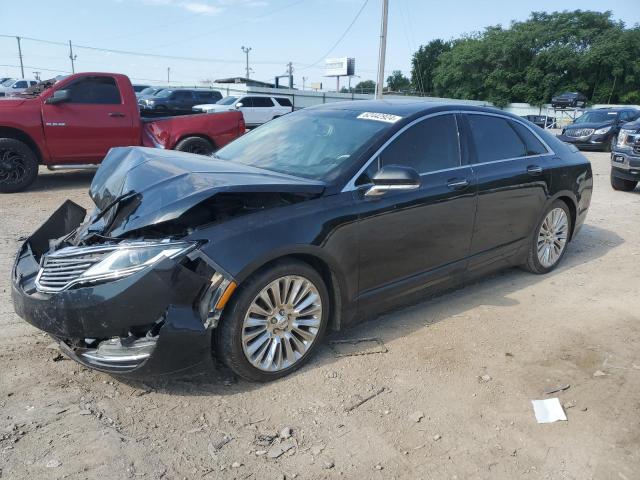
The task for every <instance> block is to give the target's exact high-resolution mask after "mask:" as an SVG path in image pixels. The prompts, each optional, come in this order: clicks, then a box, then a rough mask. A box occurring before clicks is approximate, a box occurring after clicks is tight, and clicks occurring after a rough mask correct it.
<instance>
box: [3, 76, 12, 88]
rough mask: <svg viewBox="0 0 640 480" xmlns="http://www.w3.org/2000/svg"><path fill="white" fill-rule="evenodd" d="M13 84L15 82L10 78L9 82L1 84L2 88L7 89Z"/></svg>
mask: <svg viewBox="0 0 640 480" xmlns="http://www.w3.org/2000/svg"><path fill="white" fill-rule="evenodd" d="M13 82H15V80H14V79H13V78H10V79H9V80H5V81H4V82H2V86H3V87H8V86H9V85H11V84H12V83H13Z"/></svg>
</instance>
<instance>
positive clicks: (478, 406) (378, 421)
mask: <svg viewBox="0 0 640 480" xmlns="http://www.w3.org/2000/svg"><path fill="white" fill-rule="evenodd" d="M588 157H589V158H590V160H591V161H592V164H593V169H594V177H595V188H594V190H595V191H594V195H593V201H592V205H591V210H590V212H589V216H588V219H587V222H586V224H585V226H584V228H583V229H582V231H581V233H580V235H579V236H578V238H577V239H576V240H575V241H574V242H572V243H571V244H570V246H569V250H568V254H567V256H566V257H565V260H564V263H563V264H562V265H561V267H560V268H558V269H557V270H556V271H555V272H553V273H552V274H550V275H547V276H534V275H531V274H528V273H525V272H524V271H521V270H518V269H513V270H509V271H505V272H503V273H500V274H498V275H496V276H493V277H491V278H487V279H484V280H482V281H480V282H478V283H476V284H474V285H471V286H468V287H466V288H464V289H461V290H457V291H455V292H452V293H449V294H447V295H444V296H441V297H438V298H436V299H433V300H430V301H428V302H425V303H422V304H419V305H414V306H411V307H408V308H406V309H404V310H400V311H396V312H394V313H392V314H387V315H384V316H382V317H380V318H378V319H373V320H371V321H369V322H367V323H364V324H361V325H359V326H358V327H356V328H354V329H352V330H350V331H347V332H343V333H341V334H340V335H338V336H337V337H335V338H342V339H345V338H358V337H378V338H380V339H381V340H382V341H383V342H384V346H385V347H386V349H387V351H386V353H371V354H368V355H357V356H337V355H336V352H335V351H334V349H333V348H331V346H330V345H329V344H328V343H327V342H325V344H324V345H323V347H322V348H321V349H320V351H319V355H317V356H316V357H315V358H314V359H313V360H312V361H311V362H310V364H308V366H306V367H305V368H303V369H302V370H301V371H299V372H297V373H295V374H293V375H291V376H289V377H287V378H285V379H283V380H280V381H277V382H274V383H271V384H267V385H256V384H250V383H247V382H244V381H236V380H234V379H233V378H232V377H230V376H229V375H228V374H226V373H224V372H223V373H222V374H219V373H208V372H202V373H200V374H194V375H192V376H190V377H187V378H181V379H174V380H171V381H161V382H160V381H155V382H149V383H147V384H132V383H123V382H121V381H119V380H118V379H117V378H114V377H111V376H108V375H105V374H102V373H96V372H93V371H90V370H87V369H85V368H83V367H81V366H79V365H78V364H76V363H74V362H73V361H70V360H67V359H65V358H62V357H61V356H60V355H59V352H58V351H57V350H56V349H55V348H54V346H53V345H52V342H51V340H50V339H49V338H48V337H46V336H45V335H43V334H41V333H40V332H38V331H37V330H36V329H34V328H32V327H30V326H28V325H27V324H26V323H25V322H23V321H22V320H21V319H20V318H18V317H17V316H16V315H15V313H14V312H13V308H12V305H11V299H10V283H9V282H10V280H9V271H10V266H11V263H12V261H13V256H14V253H15V251H16V249H17V247H18V244H19V242H20V241H21V240H20V239H21V238H23V237H24V236H26V235H28V234H30V233H31V232H32V231H33V230H34V229H35V228H36V227H37V226H38V225H39V224H40V223H41V222H43V221H44V220H45V219H46V218H47V217H48V216H49V215H50V213H51V212H52V211H53V210H54V209H55V208H56V207H57V206H58V205H59V204H60V203H61V202H62V201H63V200H64V199H65V198H71V199H73V200H75V201H77V202H79V203H81V204H83V205H85V206H89V203H90V202H89V199H88V196H87V195H86V191H87V187H88V185H89V182H90V179H91V176H90V175H87V174H84V173H82V174H80V173H49V172H43V175H42V176H41V177H40V179H39V180H38V182H37V184H36V185H35V188H34V189H32V190H31V191H29V192H26V193H21V194H15V195H4V196H2V197H0V225H1V231H0V272H1V273H2V274H1V275H0V328H1V330H0V469H1V471H0V477H2V478H3V479H4V478H7V479H36V478H46V479H58V478H69V479H84V478H87V479H94V478H101V479H123V478H143V479H144V478H149V479H160V478H166V479H183V478H184V479H199V478H204V479H232V478H233V479H266V480H270V479H283V478H286V479H292V478H299V479H323V478H327V479H332V478H346V479H351V478H353V479H363V478H372V479H376V478H379V479H392V478H395V479H471V478H473V479H485V478H486V479H489V478H490V479H514V478H523V479H580V480H585V479H604V480H609V479H618V480H633V479H638V478H640V348H638V347H639V346H640V308H639V307H640V295H639V293H640V189H637V190H636V191H635V192H633V193H623V192H614V191H613V190H612V189H611V187H610V186H609V160H608V158H609V157H608V155H607V154H604V153H592V154H588ZM376 350H380V351H381V350H383V349H382V348H378V347H377V348H376ZM562 384H569V385H570V388H569V389H568V390H566V391H564V392H561V393H559V394H554V395H550V396H549V395H545V394H544V393H543V392H544V391H545V389H547V388H549V387H552V386H556V385H562ZM554 396H557V397H558V398H559V399H560V401H561V402H562V404H563V405H565V410H566V415H567V418H568V421H566V422H556V423H552V424H537V423H536V420H535V418H534V414H533V409H532V405H531V400H534V399H543V398H550V397H554ZM369 397H371V398H369ZM367 398H369V399H368V400H367V401H365V402H364V403H361V404H360V405H358V404H359V403H360V402H362V401H363V400H366V399H367ZM289 429H290V430H289ZM289 434H291V437H290V438H286V437H288V436H289ZM279 435H280V437H279Z"/></svg>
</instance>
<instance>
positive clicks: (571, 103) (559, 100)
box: [551, 92, 587, 110]
mask: <svg viewBox="0 0 640 480" xmlns="http://www.w3.org/2000/svg"><path fill="white" fill-rule="evenodd" d="M586 105H587V97H585V96H584V95H583V94H581V93H578V92H564V93H561V94H560V95H556V96H555V97H553V98H552V99H551V106H552V107H553V108H557V109H560V110H562V109H567V108H584V107H585V106H586Z"/></svg>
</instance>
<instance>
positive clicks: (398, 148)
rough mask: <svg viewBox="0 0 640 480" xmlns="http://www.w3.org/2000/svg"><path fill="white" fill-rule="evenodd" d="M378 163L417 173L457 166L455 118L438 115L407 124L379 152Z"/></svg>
mask: <svg viewBox="0 0 640 480" xmlns="http://www.w3.org/2000/svg"><path fill="white" fill-rule="evenodd" d="M380 165H381V166H385V165H402V166H405V167H411V168H413V169H414V170H416V171H417V172H418V173H420V174H423V173H429V172H434V171H436V170H444V169H446V168H454V167H459V166H460V146H459V143H458V128H457V125H456V120H455V118H454V117H453V115H438V116H436V117H432V118H428V119H426V120H423V121H421V122H419V123H417V124H416V125H414V126H412V127H410V128H409V129H408V130H406V131H405V132H404V133H402V134H401V135H400V136H399V137H398V138H396V139H395V140H394V141H393V143H391V144H390V145H389V146H388V147H387V148H386V149H385V150H384V151H383V152H382V154H381V155H380Z"/></svg>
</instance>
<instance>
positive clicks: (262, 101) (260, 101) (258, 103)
mask: <svg viewBox="0 0 640 480" xmlns="http://www.w3.org/2000/svg"><path fill="white" fill-rule="evenodd" d="M253 106H254V107H273V102H272V101H271V99H270V98H268V97H253Z"/></svg>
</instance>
